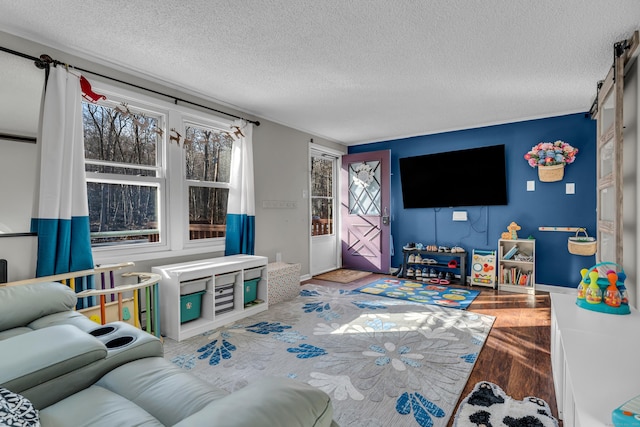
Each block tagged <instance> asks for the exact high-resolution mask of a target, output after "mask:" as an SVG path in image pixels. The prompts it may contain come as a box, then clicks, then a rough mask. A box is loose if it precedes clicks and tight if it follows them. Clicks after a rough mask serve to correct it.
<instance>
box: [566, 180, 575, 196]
mask: <svg viewBox="0 0 640 427" xmlns="http://www.w3.org/2000/svg"><path fill="white" fill-rule="evenodd" d="M566 193H567V194H576V184H575V183H573V182H567V190H566Z"/></svg>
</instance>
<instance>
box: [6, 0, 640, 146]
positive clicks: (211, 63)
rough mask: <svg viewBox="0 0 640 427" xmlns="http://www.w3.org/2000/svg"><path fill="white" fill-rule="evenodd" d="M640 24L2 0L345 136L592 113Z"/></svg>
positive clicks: (76, 46) (107, 52)
mask: <svg viewBox="0 0 640 427" xmlns="http://www.w3.org/2000/svg"><path fill="white" fill-rule="evenodd" d="M639 27H640V1H637V0H616V1H613V0H538V1H529V0H526V1H525V0H486V1H469V0H431V1H427V0H395V1H389V0H253V1H252V0H228V1H222V0H218V1H211V0H189V1H185V0H183V1H178V0H137V1H132V0H109V1H105V0H103V1H95V0H48V1H41V0H0V30H2V31H5V32H8V33H11V34H15V35H17V36H21V37H24V38H27V39H30V40H34V41H37V42H40V43H42V44H45V45H48V46H51V47H54V48H59V49H61V50H64V51H66V52H69V53H73V54H77V55H80V56H83V57H87V58H90V59H94V60H98V61H99V62H101V63H105V64H110V65H115V66H117V67H118V68H119V69H124V70H127V71H130V72H134V73H135V74H138V75H139V74H143V75H145V76H146V77H148V78H152V79H154V80H160V81H161V82H164V83H167V84H169V85H171V86H179V87H182V88H184V89H185V90H186V91H188V92H191V93H198V94H200V95H201V96H202V97H204V98H207V99H212V100H215V101H218V102H221V103H224V104H227V105H230V106H233V107H235V108H238V109H239V110H242V111H245V112H247V113H251V114H255V115H257V116H259V117H262V118H264V119H268V120H272V121H275V122H278V123H281V124H284V125H287V126H290V127H293V128H296V129H299V130H303V131H306V132H309V133H311V134H314V135H317V136H320V137H324V138H327V139H330V140H333V141H336V142H341V143H344V144H347V145H351V144H358V143H365V142H372V141H380V140H387V139H395V138H401V137H406V136H414V135H422V134H430V133H437V132H443V131H449V130H455V129H464V128H471V127H479V126H484V125H491V124H496V123H504V122H512V121H518V120H526V119H531V118H539V117H546V116H552V115H560V114H566V113H574V112H582V111H587V110H588V109H589V107H590V105H591V101H592V100H593V97H594V95H595V91H596V84H597V81H598V80H600V79H602V78H603V77H604V76H605V75H606V73H607V71H608V69H609V67H610V65H611V63H612V56H613V47H612V46H613V43H614V42H616V41H620V40H623V39H626V38H628V37H630V36H631V34H632V33H633V31H634V30H636V29H638V28H639ZM0 45H1V39H0Z"/></svg>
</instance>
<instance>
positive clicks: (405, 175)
mask: <svg viewBox="0 0 640 427" xmlns="http://www.w3.org/2000/svg"><path fill="white" fill-rule="evenodd" d="M400 182H401V184H402V200H403V202H404V207H405V209H408V208H442V207H454V206H490V205H506V204H507V174H506V164H505V154H504V145H492V146H488V147H479V148H471V149H467V150H458V151H447V152H444V153H435V154H425V155H422V156H415V157H404V158H402V159H400Z"/></svg>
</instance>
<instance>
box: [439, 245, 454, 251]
mask: <svg viewBox="0 0 640 427" xmlns="http://www.w3.org/2000/svg"><path fill="white" fill-rule="evenodd" d="M438 252H451V248H449V247H448V246H438Z"/></svg>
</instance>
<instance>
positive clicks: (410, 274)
mask: <svg viewBox="0 0 640 427" xmlns="http://www.w3.org/2000/svg"><path fill="white" fill-rule="evenodd" d="M402 253H403V257H402V267H400V271H399V272H398V277H401V278H405V279H411V280H415V281H420V282H424V283H431V284H442V285H447V284H451V285H466V282H467V281H466V279H467V252H466V251H462V252H444V251H443V252H440V251H429V250H425V249H415V248H403V249H402ZM418 255H419V261H416V259H415V258H416V256H418ZM426 260H433V261H435V262H427V261H426ZM417 269H420V274H419V275H418V274H416V271H417ZM425 269H426V271H427V274H429V272H430V270H431V269H433V270H434V271H435V272H436V274H439V273H442V275H443V276H445V277H443V278H442V279H441V278H439V277H437V276H436V277H432V276H429V275H427V277H424V275H423V273H422V272H423V271H425ZM447 273H450V274H453V275H454V277H453V279H447V278H446V274H447ZM432 279H437V281H436V280H432ZM443 280H444V281H445V282H443ZM447 280H448V283H447V282H446V281H447Z"/></svg>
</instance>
